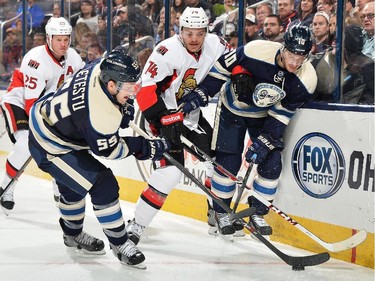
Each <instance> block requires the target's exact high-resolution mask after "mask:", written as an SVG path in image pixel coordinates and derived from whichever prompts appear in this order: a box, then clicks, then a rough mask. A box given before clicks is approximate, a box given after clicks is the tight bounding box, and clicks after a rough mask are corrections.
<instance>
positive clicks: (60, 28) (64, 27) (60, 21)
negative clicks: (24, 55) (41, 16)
mask: <svg viewBox="0 0 375 281" xmlns="http://www.w3.org/2000/svg"><path fill="white" fill-rule="evenodd" d="M46 35H47V44H48V47H49V48H50V50H51V51H52V52H54V50H53V49H52V36H53V35H69V36H70V40H69V45H70V44H71V41H72V36H71V35H72V26H71V25H70V24H69V22H68V21H67V20H66V19H65V18H63V17H59V18H55V17H51V18H50V19H49V20H48V22H47V24H46Z"/></svg>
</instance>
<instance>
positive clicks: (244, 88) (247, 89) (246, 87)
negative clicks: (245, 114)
mask: <svg viewBox="0 0 375 281" xmlns="http://www.w3.org/2000/svg"><path fill="white" fill-rule="evenodd" d="M252 76H253V75H252V74H251V73H250V72H249V71H247V70H246V69H245V68H243V67H242V66H239V65H238V66H236V67H234V68H233V70H232V76H231V80H232V84H233V90H234V93H235V95H236V97H237V100H238V101H240V102H244V103H246V104H249V105H250V104H252V100H253V92H254V89H255V82H254V80H253V77H252Z"/></svg>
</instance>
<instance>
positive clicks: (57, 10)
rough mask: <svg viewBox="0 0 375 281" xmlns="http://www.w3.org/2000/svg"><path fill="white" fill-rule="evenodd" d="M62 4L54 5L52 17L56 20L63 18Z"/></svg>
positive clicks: (56, 3)
mask: <svg viewBox="0 0 375 281" xmlns="http://www.w3.org/2000/svg"><path fill="white" fill-rule="evenodd" d="M60 3H61V2H55V3H53V8H52V16H53V17H54V18H59V17H61V6H60Z"/></svg>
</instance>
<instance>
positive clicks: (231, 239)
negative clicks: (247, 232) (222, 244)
mask: <svg viewBox="0 0 375 281" xmlns="http://www.w3.org/2000/svg"><path fill="white" fill-rule="evenodd" d="M219 236H220V237H221V238H222V239H223V240H224V241H228V242H234V235H233V234H229V235H224V234H221V233H219Z"/></svg>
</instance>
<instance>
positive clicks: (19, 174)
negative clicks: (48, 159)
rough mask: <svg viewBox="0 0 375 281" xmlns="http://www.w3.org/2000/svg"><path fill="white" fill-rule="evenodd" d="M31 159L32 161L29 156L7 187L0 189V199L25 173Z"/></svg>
mask: <svg viewBox="0 0 375 281" xmlns="http://www.w3.org/2000/svg"><path fill="white" fill-rule="evenodd" d="M31 159H33V158H32V157H31V156H29V158H27V160H26V162H25V163H24V164H23V165H22V167H21V168H20V169H19V170H18V172H17V174H16V175H15V177H14V178H12V180H11V181H10V182H9V183H8V184H7V186H6V187H5V188H4V189H2V188H0V199H1V198H2V197H3V195H4V193H5V192H6V191H7V190H8V189H9V188H10V187H11V186H12V184H13V183H14V182H15V181H16V180H18V178H19V177H20V176H21V174H22V173H23V172H24V171H25V169H26V167H27V165H29V163H30V161H31Z"/></svg>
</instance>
